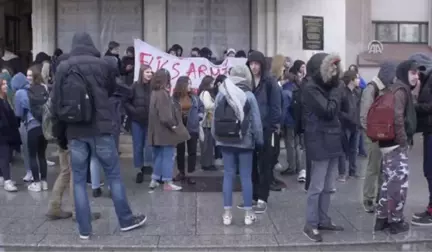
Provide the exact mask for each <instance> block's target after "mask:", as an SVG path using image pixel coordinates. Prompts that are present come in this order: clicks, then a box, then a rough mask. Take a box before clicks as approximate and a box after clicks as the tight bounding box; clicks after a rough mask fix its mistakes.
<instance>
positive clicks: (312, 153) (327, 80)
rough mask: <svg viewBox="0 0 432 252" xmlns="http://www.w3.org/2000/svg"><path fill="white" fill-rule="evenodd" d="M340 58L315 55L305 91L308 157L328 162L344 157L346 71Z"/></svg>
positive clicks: (311, 61)
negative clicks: (343, 84)
mask: <svg viewBox="0 0 432 252" xmlns="http://www.w3.org/2000/svg"><path fill="white" fill-rule="evenodd" d="M339 62H340V57H339V56H337V55H330V54H327V53H318V54H315V55H314V56H312V58H310V60H309V61H308V63H307V65H306V69H307V73H308V76H309V77H308V78H307V83H306V86H305V87H304V89H303V91H302V96H303V97H302V101H303V110H304V112H303V113H304V127H305V133H304V136H305V145H306V152H307V153H308V158H309V159H311V160H326V159H330V158H337V157H339V156H341V155H342V153H343V152H342V130H341V124H340V121H339V112H340V103H341V94H340V90H339V89H338V88H337V87H338V85H339V83H340V82H339V78H340V76H341V74H342V69H341V66H340V64H339Z"/></svg>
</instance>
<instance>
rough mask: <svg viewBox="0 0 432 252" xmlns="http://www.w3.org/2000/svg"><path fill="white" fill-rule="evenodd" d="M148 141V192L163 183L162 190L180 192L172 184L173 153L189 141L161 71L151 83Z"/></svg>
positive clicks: (165, 74)
mask: <svg viewBox="0 0 432 252" xmlns="http://www.w3.org/2000/svg"><path fill="white" fill-rule="evenodd" d="M151 88H152V92H151V95H150V104H149V120H148V129H147V130H148V133H147V137H148V140H149V143H148V144H149V145H151V146H152V147H153V174H152V180H151V182H150V189H155V188H156V187H158V186H159V182H158V181H159V180H162V181H163V182H164V190H166V191H179V190H181V189H182V187H181V186H178V185H175V184H174V183H173V181H172V174H173V168H174V151H175V147H176V146H177V144H179V143H182V142H185V141H187V140H189V138H190V136H189V133H188V131H187V129H186V127H185V126H184V124H183V122H182V116H181V111H180V105H179V104H178V103H176V102H175V101H174V100H173V99H172V98H171V96H170V90H171V75H170V73H169V71H168V70H166V69H165V68H161V69H159V70H157V71H156V73H155V74H154V76H153V79H152V81H151Z"/></svg>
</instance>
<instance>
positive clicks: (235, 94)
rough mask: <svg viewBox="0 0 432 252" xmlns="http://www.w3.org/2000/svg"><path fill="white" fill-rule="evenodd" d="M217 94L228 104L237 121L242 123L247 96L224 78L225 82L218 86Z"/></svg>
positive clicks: (229, 80) (228, 79)
mask: <svg viewBox="0 0 432 252" xmlns="http://www.w3.org/2000/svg"><path fill="white" fill-rule="evenodd" d="M219 92H221V93H222V94H223V95H224V97H225V99H226V100H227V102H228V104H229V105H230V106H231V108H232V109H233V110H234V112H235V114H236V117H237V119H239V120H240V122H243V119H244V116H245V115H244V111H243V107H244V105H245V104H246V101H247V96H246V93H245V92H244V91H243V90H241V89H240V88H239V87H237V86H236V85H235V84H234V83H233V81H232V80H231V79H230V77H228V78H226V79H225V81H224V82H223V83H222V84H221V85H220V86H219Z"/></svg>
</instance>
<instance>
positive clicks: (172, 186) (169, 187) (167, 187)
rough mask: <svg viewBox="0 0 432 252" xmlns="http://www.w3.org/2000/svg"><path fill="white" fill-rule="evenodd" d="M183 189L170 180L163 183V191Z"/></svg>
mask: <svg viewBox="0 0 432 252" xmlns="http://www.w3.org/2000/svg"><path fill="white" fill-rule="evenodd" d="M181 189H183V188H182V187H181V186H178V185H176V184H174V183H173V182H172V181H170V182H166V183H165V185H164V191H180V190H181Z"/></svg>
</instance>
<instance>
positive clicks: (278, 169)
mask: <svg viewBox="0 0 432 252" xmlns="http://www.w3.org/2000/svg"><path fill="white" fill-rule="evenodd" d="M274 170H275V171H277V172H283V171H285V170H286V169H284V168H283V166H282V165H281V164H280V163H279V162H278V163H277V164H275V166H274Z"/></svg>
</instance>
